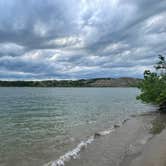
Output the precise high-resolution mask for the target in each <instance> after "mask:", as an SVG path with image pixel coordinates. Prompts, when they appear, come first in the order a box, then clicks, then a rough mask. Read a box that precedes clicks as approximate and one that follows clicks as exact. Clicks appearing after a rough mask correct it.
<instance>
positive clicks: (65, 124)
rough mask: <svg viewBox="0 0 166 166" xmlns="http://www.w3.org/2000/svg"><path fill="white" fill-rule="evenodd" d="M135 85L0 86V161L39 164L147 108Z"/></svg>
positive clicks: (24, 165) (13, 164) (16, 164)
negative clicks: (82, 86)
mask: <svg viewBox="0 0 166 166" xmlns="http://www.w3.org/2000/svg"><path fill="white" fill-rule="evenodd" d="M138 93H139V91H138V89H135V88H0V165H1V166H42V165H44V164H45V163H47V162H49V161H51V160H55V159H57V158H59V156H61V155H63V154H64V153H65V152H67V151H68V150H71V149H72V148H74V147H75V146H76V145H77V144H78V143H79V142H80V141H81V140H84V139H86V138H87V137H89V136H91V135H92V134H94V132H96V131H100V130H104V129H107V128H109V127H110V126H111V125H112V124H113V123H114V122H117V121H119V120H122V119H124V118H126V117H127V116H129V115H130V114H136V113H140V112H142V111H143V112H144V111H149V110H151V109H152V108H151V107H150V106H148V105H144V104H142V103H140V102H139V101H137V100H136V99H135V97H136V95H138Z"/></svg>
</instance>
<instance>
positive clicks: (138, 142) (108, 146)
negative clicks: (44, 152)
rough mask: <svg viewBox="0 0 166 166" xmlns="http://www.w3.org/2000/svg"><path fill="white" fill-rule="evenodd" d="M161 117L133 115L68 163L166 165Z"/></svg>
mask: <svg viewBox="0 0 166 166" xmlns="http://www.w3.org/2000/svg"><path fill="white" fill-rule="evenodd" d="M160 118H161V116H159V115H158V114H146V115H143V116H136V117H132V118H130V120H128V121H127V122H126V123H124V125H122V126H121V127H117V128H116V130H115V131H114V132H112V133H110V134H109V135H106V136H99V137H97V138H96V139H95V141H94V142H93V143H92V144H90V145H89V146H87V148H85V149H83V150H82V151H81V153H80V156H79V157H78V158H77V159H75V160H70V161H69V162H67V163H65V165H67V166H78V165H79V166H140V165H142V166H166V157H165V154H166V130H165V129H164V128H163V126H162V125H161V126H160V125H159V124H160V123H159V124H158V122H162V123H163V119H161V120H160ZM156 121H157V123H156ZM165 122H166V121H165ZM155 125H157V126H155ZM160 128H161V130H160Z"/></svg>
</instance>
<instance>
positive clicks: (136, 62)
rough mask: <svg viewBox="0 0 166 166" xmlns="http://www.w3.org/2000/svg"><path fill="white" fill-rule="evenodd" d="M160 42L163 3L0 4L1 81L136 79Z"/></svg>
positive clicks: (164, 37)
mask: <svg viewBox="0 0 166 166" xmlns="http://www.w3.org/2000/svg"><path fill="white" fill-rule="evenodd" d="M165 42H166V1H165V0H158V1H156V0H107V1H105V0H103V1H101V0H93V1H88V0H80V1H78V0H70V1H68V0H55V1H52V0H37V1H36V0H28V1H22V0H13V1H10V0H0V78H1V79H49V78H51V79H53V78H56V79H66V78H69V79H70V78H73V79H74V78H90V77H120V76H134V77H141V76H142V73H143V71H144V70H145V69H151V68H152V67H153V64H154V63H155V62H156V58H157V55H158V54H166V46H165Z"/></svg>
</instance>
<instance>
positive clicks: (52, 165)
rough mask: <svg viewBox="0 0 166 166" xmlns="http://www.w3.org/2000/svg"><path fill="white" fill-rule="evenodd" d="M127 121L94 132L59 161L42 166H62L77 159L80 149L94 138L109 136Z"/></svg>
mask: <svg viewBox="0 0 166 166" xmlns="http://www.w3.org/2000/svg"><path fill="white" fill-rule="evenodd" d="M128 120H129V119H125V120H123V121H122V122H119V123H116V124H114V125H113V127H111V128H110V129H108V130H104V131H100V132H96V133H95V134H94V136H91V137H90V138H89V139H88V140H86V141H81V142H80V143H79V144H78V145H77V146H76V148H74V149H73V150H71V151H69V152H67V153H65V154H64V155H63V156H60V157H59V159H57V160H55V161H51V162H49V163H47V164H45V165H44V166H64V165H65V162H68V161H70V160H71V159H77V158H78V157H79V154H80V152H81V150H82V149H85V148H86V147H87V146H88V145H89V144H91V143H92V142H93V141H94V140H95V138H96V137H98V136H105V135H109V134H110V133H112V132H113V131H115V129H116V128H117V127H121V126H122V125H123V124H124V123H125V122H127V121H128Z"/></svg>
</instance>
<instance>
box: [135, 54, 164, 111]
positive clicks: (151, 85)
mask: <svg viewBox="0 0 166 166" xmlns="http://www.w3.org/2000/svg"><path fill="white" fill-rule="evenodd" d="M154 67H155V69H156V72H151V71H149V70H146V71H145V72H144V79H143V81H141V83H140V84H139V88H140V89H141V94H140V95H139V96H138V97H137V99H140V100H142V101H143V102H146V103H152V104H157V105H159V106H160V108H161V110H162V111H166V60H165V58H164V56H162V55H159V62H158V63H156V65H155V66H154Z"/></svg>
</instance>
